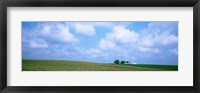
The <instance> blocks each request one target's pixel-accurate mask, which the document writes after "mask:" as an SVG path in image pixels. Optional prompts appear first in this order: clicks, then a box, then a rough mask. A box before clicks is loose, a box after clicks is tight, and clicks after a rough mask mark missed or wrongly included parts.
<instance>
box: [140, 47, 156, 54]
mask: <svg viewBox="0 0 200 93" xmlns="http://www.w3.org/2000/svg"><path fill="white" fill-rule="evenodd" d="M139 51H141V52H152V53H158V52H160V49H158V48H150V47H139Z"/></svg>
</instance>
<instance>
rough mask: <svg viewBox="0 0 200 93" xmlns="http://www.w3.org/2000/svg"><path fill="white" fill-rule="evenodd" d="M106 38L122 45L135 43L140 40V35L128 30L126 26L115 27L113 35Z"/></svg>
mask: <svg viewBox="0 0 200 93" xmlns="http://www.w3.org/2000/svg"><path fill="white" fill-rule="evenodd" d="M106 38H108V39H112V40H115V41H117V42H121V43H134V42H136V41H137V40H138V38H139V34H138V33H136V32H134V31H131V30H129V29H126V28H125V27H124V26H114V27H113V31H112V32H111V33H108V34H107V36H106Z"/></svg>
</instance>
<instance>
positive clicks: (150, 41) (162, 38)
mask: <svg viewBox="0 0 200 93" xmlns="http://www.w3.org/2000/svg"><path fill="white" fill-rule="evenodd" d="M159 24H160V25H159ZM167 26H168V25H167V24H161V23H156V24H155V23H154V24H153V23H150V24H149V25H148V27H147V28H146V29H144V30H143V32H142V33H141V35H140V36H141V37H140V44H141V45H142V46H154V45H155V44H156V45H170V44H174V43H177V42H178V36H176V35H175V34H173V30H171V29H172V28H170V27H171V25H169V27H168V28H167ZM161 30H162V31H161Z"/></svg>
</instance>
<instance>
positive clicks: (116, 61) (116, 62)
mask: <svg viewBox="0 0 200 93" xmlns="http://www.w3.org/2000/svg"><path fill="white" fill-rule="evenodd" d="M114 64H130V62H129V61H124V60H122V61H121V62H120V61H119V60H115V61H114Z"/></svg>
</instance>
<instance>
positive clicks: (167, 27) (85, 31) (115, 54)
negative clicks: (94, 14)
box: [22, 21, 178, 71]
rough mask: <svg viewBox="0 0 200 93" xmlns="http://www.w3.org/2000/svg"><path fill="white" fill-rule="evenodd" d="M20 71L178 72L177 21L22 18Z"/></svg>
mask: <svg viewBox="0 0 200 93" xmlns="http://www.w3.org/2000/svg"><path fill="white" fill-rule="evenodd" d="M22 71H178V21H159V22H157V21H135V22H134V21H130V22H129V21H128V22H125V21H94V22H93V21H88V22H87V21H80V22H70V21H23V22H22Z"/></svg>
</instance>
